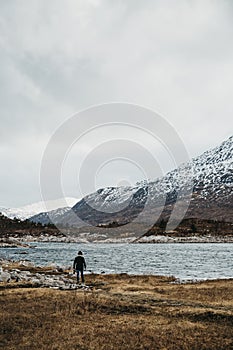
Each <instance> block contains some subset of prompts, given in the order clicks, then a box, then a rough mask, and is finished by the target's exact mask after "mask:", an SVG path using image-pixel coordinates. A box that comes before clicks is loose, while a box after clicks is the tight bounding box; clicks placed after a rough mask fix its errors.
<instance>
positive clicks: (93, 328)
mask: <svg viewBox="0 0 233 350" xmlns="http://www.w3.org/2000/svg"><path fill="white" fill-rule="evenodd" d="M86 283H87V284H91V285H93V290H92V291H90V292H89V291H88V292H87V291H82V290H78V291H58V290H52V289H41V288H14V289H10V288H8V289H2V291H1V298H0V302H1V314H0V318H1V328H0V346H1V347H2V348H3V349H5V350H10V349H11V350H13V349H17V350H22V349H24V350H27V349H28V350H29V349H30V350H33V349H51V350H55V349H56V350H61V349H67V350H72V349H79V350H81V349H82V350H98V349H106V350H111V349H114V350H115V349H122V350H124V349H127V350H128V349H132V350H137V349H143V350H146V349H148V350H153V349H164V350H165V349H173V350H176V349H177V350H178V349H179V350H182V349H185V350H188V349H197V350H201V349H206V350H207V349H208V350H211V349H214V350H221V349H224V350H225V349H229V350H230V349H233V341H232V325H233V301H232V295H233V280H220V281H208V282H202V283H198V284H185V285H183V284H182V285H180V284H175V283H172V278H166V277H156V276H128V275H118V276H117V275H89V276H86Z"/></svg>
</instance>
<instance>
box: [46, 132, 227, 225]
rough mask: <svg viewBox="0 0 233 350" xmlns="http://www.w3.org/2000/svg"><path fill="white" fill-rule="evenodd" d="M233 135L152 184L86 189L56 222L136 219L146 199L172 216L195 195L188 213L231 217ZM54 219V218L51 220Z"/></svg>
mask: <svg viewBox="0 0 233 350" xmlns="http://www.w3.org/2000/svg"><path fill="white" fill-rule="evenodd" d="M232 185H233V136H231V137H230V138H229V139H228V140H226V141H224V142H223V143H222V144H221V145H220V146H218V147H216V148H214V149H212V150H209V151H207V152H205V153H203V154H202V155H200V156H199V157H196V158H194V159H192V160H191V161H190V162H189V163H187V164H183V165H181V166H180V167H178V168H177V169H175V170H173V171H171V172H169V173H167V174H166V175H165V176H163V177H161V178H158V179H156V180H155V181H152V182H150V183H148V184H146V183H145V181H143V182H142V183H141V184H140V183H139V184H137V186H135V187H108V188H104V189H99V190H98V191H96V192H94V193H92V194H90V195H87V196H86V197H84V198H83V199H82V200H81V201H79V202H78V203H76V204H75V205H74V206H73V208H72V210H67V211H66V212H65V213H64V214H63V215H58V216H56V219H55V222H60V223H63V225H67V224H69V225H75V224H76V223H78V225H79V226H80V220H79V218H80V219H82V220H83V221H84V222H85V223H87V224H90V225H94V226H97V225H102V224H104V225H106V224H109V223H111V222H117V223H119V224H120V225H123V224H125V223H127V222H130V221H132V220H133V219H135V218H136V217H137V216H138V215H139V214H140V213H141V212H142V211H143V208H144V206H145V205H147V206H148V207H149V208H151V214H148V211H147V214H146V215H147V217H145V220H148V219H149V216H148V215H151V216H153V215H154V212H153V210H154V209H156V208H163V210H162V214H161V216H160V220H161V218H165V219H168V218H169V217H170V215H171V213H172V212H173V208H174V204H175V203H176V202H177V200H178V202H179V203H180V205H182V202H183V204H184V203H187V202H188V199H189V198H188V197H189V196H190V198H191V196H192V198H191V201H190V205H189V207H188V210H187V212H186V214H185V217H186V218H192V217H196V218H205V219H219V220H222V219H224V220H226V221H232V204H233V203H232ZM53 222H54V221H53Z"/></svg>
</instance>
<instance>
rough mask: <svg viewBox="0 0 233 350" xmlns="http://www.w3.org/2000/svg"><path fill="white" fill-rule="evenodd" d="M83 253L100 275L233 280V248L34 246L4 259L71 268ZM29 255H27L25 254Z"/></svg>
mask: <svg viewBox="0 0 233 350" xmlns="http://www.w3.org/2000/svg"><path fill="white" fill-rule="evenodd" d="M78 250H82V251H83V253H84V255H85V258H86V262H87V270H88V271H92V272H96V273H100V272H103V271H104V272H106V273H123V272H126V273H129V274H154V275H156V274H157V275H167V276H171V275H173V276H175V277H178V278H180V279H182V280H188V279H214V278H233V263H232V262H233V244H231V243H222V244H221V243H218V244H213V243H205V244H203V243H190V244H189V243H185V244H179V243H176V244H77V243H41V242H40V243H39V242H38V243H31V244H30V248H29V249H27V248H0V258H4V259H6V258H7V259H13V260H24V259H25V260H29V261H31V262H33V263H35V264H36V265H48V264H51V263H55V264H56V265H59V266H65V267H68V266H71V265H72V261H73V259H74V257H75V255H76V253H77V251H78ZM25 253H26V254H25Z"/></svg>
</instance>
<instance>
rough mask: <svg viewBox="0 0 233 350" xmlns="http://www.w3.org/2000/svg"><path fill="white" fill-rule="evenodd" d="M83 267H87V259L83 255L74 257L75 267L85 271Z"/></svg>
mask: <svg viewBox="0 0 233 350" xmlns="http://www.w3.org/2000/svg"><path fill="white" fill-rule="evenodd" d="M83 268H86V261H85V259H84V257H83V256H82V255H78V256H76V258H75V259H74V263H73V269H74V270H79V271H83Z"/></svg>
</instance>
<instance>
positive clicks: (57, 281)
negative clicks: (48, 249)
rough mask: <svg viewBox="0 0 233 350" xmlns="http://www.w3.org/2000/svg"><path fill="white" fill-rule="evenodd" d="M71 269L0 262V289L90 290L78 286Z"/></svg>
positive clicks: (86, 287)
mask: <svg viewBox="0 0 233 350" xmlns="http://www.w3.org/2000/svg"><path fill="white" fill-rule="evenodd" d="M75 282H76V278H75V275H74V274H73V273H72V270H71V268H69V267H68V268H61V267H59V266H56V265H51V266H46V267H39V266H35V265H33V264H32V263H31V262H28V261H19V262H13V261H9V260H2V261H1V262H0V289H4V288H18V287H24V288H25V287H28V288H33V287H34V288H39V287H40V288H53V289H59V290H75V289H80V288H81V289H85V290H86V289H90V288H91V286H85V285H78V284H77V283H75Z"/></svg>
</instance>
